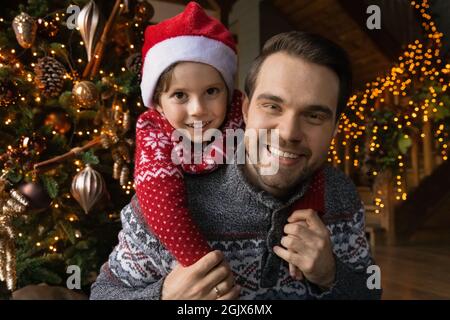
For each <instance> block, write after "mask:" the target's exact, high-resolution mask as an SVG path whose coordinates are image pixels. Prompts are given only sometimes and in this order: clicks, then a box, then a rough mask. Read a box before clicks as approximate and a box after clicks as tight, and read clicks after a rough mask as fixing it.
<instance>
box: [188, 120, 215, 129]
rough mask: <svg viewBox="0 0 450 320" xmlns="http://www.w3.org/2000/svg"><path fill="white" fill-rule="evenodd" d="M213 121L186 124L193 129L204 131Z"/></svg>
mask: <svg viewBox="0 0 450 320" xmlns="http://www.w3.org/2000/svg"><path fill="white" fill-rule="evenodd" d="M211 122H212V121H195V122H194V123H186V125H187V126H188V127H190V128H192V129H203V128H205V127H207V126H209V125H210V124H211Z"/></svg>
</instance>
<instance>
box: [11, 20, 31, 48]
mask: <svg viewBox="0 0 450 320" xmlns="http://www.w3.org/2000/svg"><path fill="white" fill-rule="evenodd" d="M12 27H13V30H14V33H15V35H16V39H17V42H18V43H19V45H20V46H21V47H22V48H25V49H28V48H31V46H32V45H33V43H34V40H35V39H36V31H37V23H36V21H35V20H34V19H33V18H32V17H31V16H30V15H28V14H27V13H25V12H22V13H21V14H19V15H18V16H16V17H15V18H14V20H13V22H12Z"/></svg>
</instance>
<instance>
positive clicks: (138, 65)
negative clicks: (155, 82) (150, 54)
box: [125, 53, 142, 82]
mask: <svg viewBox="0 0 450 320" xmlns="http://www.w3.org/2000/svg"><path fill="white" fill-rule="evenodd" d="M125 65H126V67H127V69H128V70H129V71H131V72H133V73H135V74H136V75H137V76H138V79H139V82H141V69H142V55H141V54H140V53H133V54H132V55H131V56H129V57H128V58H127V60H126V61H125Z"/></svg>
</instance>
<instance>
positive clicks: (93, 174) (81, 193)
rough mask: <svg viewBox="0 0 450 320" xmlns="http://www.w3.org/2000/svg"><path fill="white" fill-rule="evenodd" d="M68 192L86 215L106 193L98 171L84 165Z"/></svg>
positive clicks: (104, 184)
mask: <svg viewBox="0 0 450 320" xmlns="http://www.w3.org/2000/svg"><path fill="white" fill-rule="evenodd" d="M70 192H71V194H72V196H73V197H74V199H75V200H77V202H78V203H79V204H80V206H81V207H82V208H83V210H84V212H85V213H86V214H87V213H88V212H89V210H90V209H91V208H92V207H93V206H94V205H95V204H96V203H97V202H98V201H99V200H100V199H101V198H102V196H103V195H104V194H105V193H106V183H105V180H103V177H102V176H101V174H100V173H99V172H98V171H96V170H94V169H93V168H92V167H91V166H90V165H86V167H85V168H84V169H83V170H81V171H80V172H79V173H78V174H77V175H76V176H75V177H74V178H73V180H72V187H71V190H70Z"/></svg>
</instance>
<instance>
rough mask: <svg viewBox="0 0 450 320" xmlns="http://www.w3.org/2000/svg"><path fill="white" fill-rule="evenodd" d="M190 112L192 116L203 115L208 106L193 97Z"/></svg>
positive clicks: (189, 106) (189, 107)
mask: <svg viewBox="0 0 450 320" xmlns="http://www.w3.org/2000/svg"><path fill="white" fill-rule="evenodd" d="M188 113H189V115H190V116H191V117H200V116H203V115H204V114H205V113H206V106H205V104H204V103H203V102H202V101H201V100H200V99H198V98H194V99H191V101H190V102H189V105H188Z"/></svg>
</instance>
